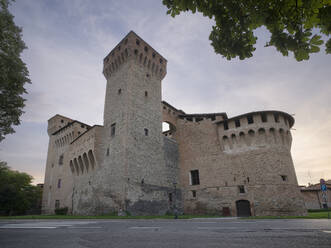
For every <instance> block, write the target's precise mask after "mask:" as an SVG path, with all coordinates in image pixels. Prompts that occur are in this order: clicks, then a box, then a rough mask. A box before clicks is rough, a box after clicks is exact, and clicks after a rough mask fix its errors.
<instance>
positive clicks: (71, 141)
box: [70, 125, 103, 144]
mask: <svg viewBox="0 0 331 248" xmlns="http://www.w3.org/2000/svg"><path fill="white" fill-rule="evenodd" d="M95 127H103V126H101V125H93V126H92V127H90V128H89V129H87V130H86V131H85V132H83V133H82V134H80V135H79V136H78V137H77V138H76V139H74V140H73V141H71V142H70V144H72V143H74V142H75V141H76V140H78V139H79V138H80V137H82V136H83V135H84V134H86V133H87V132H89V131H90V130H92V129H93V128H95Z"/></svg>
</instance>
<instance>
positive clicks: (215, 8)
mask: <svg viewBox="0 0 331 248" xmlns="http://www.w3.org/2000/svg"><path fill="white" fill-rule="evenodd" d="M163 4H164V5H165V6H167V8H168V11H167V13H168V14H170V15H171V16H172V17H175V16H176V15H179V14H180V13H181V12H183V11H191V12H192V13H196V12H201V13H202V14H203V15H204V16H208V17H209V18H211V19H213V20H215V25H214V26H213V27H212V32H211V33H210V36H209V39H210V40H211V45H212V46H213V47H214V49H215V52H216V53H218V54H221V55H223V56H224V57H226V58H227V59H228V60H231V59H232V58H235V57H239V59H246V58H249V57H252V56H253V52H254V51H255V47H254V45H255V44H256V40H257V37H256V36H255V35H254V33H253V31H254V30H255V29H257V28H259V27H262V26H265V27H266V28H267V30H268V31H269V32H270V33H271V37H270V40H269V41H268V42H267V43H266V46H267V47H268V46H274V47H276V49H277V50H278V51H279V52H281V53H282V54H283V55H284V56H288V54H289V52H293V54H294V57H295V59H296V60H297V61H302V60H308V59H309V55H310V54H311V53H317V52H319V51H320V46H321V45H322V44H323V43H324V41H323V39H322V34H323V35H325V37H328V36H330V34H331V0H259V1H255V0H163ZM325 47H326V53H331V38H329V39H328V40H327V42H326V44H325Z"/></svg>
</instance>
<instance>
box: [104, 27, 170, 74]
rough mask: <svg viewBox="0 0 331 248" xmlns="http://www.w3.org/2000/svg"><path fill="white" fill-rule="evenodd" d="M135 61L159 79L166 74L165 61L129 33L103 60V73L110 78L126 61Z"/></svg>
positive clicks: (147, 45) (132, 33)
mask: <svg viewBox="0 0 331 248" xmlns="http://www.w3.org/2000/svg"><path fill="white" fill-rule="evenodd" d="M130 59H135V60H136V61H138V62H139V63H141V65H142V66H144V67H146V68H147V69H148V70H150V71H151V73H152V75H155V76H158V77H160V78H161V79H162V78H164V76H165V75H166V73H167V60H166V59H165V58H164V57H163V56H162V55H160V54H159V53H158V52H157V51H156V50H155V49H154V48H153V47H152V46H150V45H149V44H148V43H147V42H146V41H144V40H143V39H142V38H140V37H139V36H138V35H137V34H136V33H135V32H133V31H130V32H129V33H128V34H127V35H126V36H125V37H124V38H123V39H122V40H121V41H120V42H119V43H118V44H117V45H116V46H115V48H113V49H112V50H111V51H110V53H109V54H108V55H107V56H106V57H105V58H104V60H103V73H104V75H105V77H106V78H107V77H111V75H112V74H113V73H115V72H116V71H117V70H118V68H119V67H120V65H121V64H122V63H124V62H126V61H127V60H130Z"/></svg>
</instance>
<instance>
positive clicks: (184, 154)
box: [43, 31, 306, 216]
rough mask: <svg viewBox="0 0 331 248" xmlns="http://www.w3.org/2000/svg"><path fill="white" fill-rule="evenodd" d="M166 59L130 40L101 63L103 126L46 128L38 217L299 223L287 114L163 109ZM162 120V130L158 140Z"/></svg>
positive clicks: (64, 123) (57, 122)
mask: <svg viewBox="0 0 331 248" xmlns="http://www.w3.org/2000/svg"><path fill="white" fill-rule="evenodd" d="M166 66H167V60H166V59H165V58H163V57H162V56H161V55H160V54H159V53H157V52H156V51H155V50H154V49H153V48H152V47H151V46H150V45H148V44H147V43H146V42H145V41H144V40H142V39H141V38H140V37H139V36H138V35H137V34H135V33H134V32H132V31H131V32H130V33H129V34H128V35H127V36H126V37H125V38H124V39H123V40H122V41H121V42H120V43H119V44H118V45H117V46H116V47H115V48H114V49H113V50H112V51H111V52H110V53H109V54H108V55H107V56H106V57H105V59H104V69H103V73H104V75H105V78H106V80H107V87H106V97H105V107H104V125H103V126H99V125H94V126H92V127H91V126H89V125H87V124H84V123H82V122H79V121H76V120H72V119H70V118H67V117H64V116H61V115H56V116H54V117H52V118H51V119H50V120H49V121H48V134H49V136H50V141H49V149H48V155H47V164H46V174H45V187H44V193H43V212H44V213H52V212H53V211H54V209H55V208H58V207H68V208H69V211H70V213H72V214H83V215H94V214H109V213H112V212H118V211H127V212H130V213H131V214H133V215H142V214H165V213H166V212H172V211H173V210H174V208H178V209H179V210H180V211H181V212H184V213H213V214H222V215H233V216H236V215H238V216H243V215H302V214H305V211H306V210H305V208H304V203H303V200H302V198H301V196H300V191H299V188H298V184H297V179H296V175H295V170H294V166H293V162H292V158H291V152H290V147H291V133H290V128H291V127H292V126H293V124H294V119H293V117H292V116H291V115H289V114H287V113H284V112H281V111H259V112H251V113H247V114H243V115H240V116H236V117H232V118H228V116H227V115H226V113H206V114H203V113H200V114H186V113H185V112H184V111H182V110H178V109H176V108H175V107H173V106H171V105H170V104H168V103H167V102H164V101H162V102H161V99H162V96H161V81H162V79H163V78H164V76H165V75H166V71H167V67H166ZM162 122H166V123H168V124H169V127H170V129H169V130H167V131H165V132H163V133H162Z"/></svg>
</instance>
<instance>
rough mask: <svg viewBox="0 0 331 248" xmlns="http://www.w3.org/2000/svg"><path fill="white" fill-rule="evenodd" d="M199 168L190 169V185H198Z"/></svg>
mask: <svg viewBox="0 0 331 248" xmlns="http://www.w3.org/2000/svg"><path fill="white" fill-rule="evenodd" d="M199 184H200V178H199V170H191V185H199Z"/></svg>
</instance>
